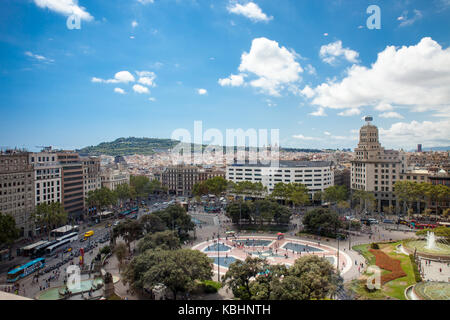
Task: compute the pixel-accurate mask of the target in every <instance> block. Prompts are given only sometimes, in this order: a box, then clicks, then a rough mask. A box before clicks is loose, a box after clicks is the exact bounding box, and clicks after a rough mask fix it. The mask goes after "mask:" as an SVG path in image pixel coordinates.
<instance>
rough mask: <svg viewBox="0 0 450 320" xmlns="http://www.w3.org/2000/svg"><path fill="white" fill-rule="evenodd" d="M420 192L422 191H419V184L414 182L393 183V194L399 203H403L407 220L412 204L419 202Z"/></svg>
mask: <svg viewBox="0 0 450 320" xmlns="http://www.w3.org/2000/svg"><path fill="white" fill-rule="evenodd" d="M422 192H423V189H422V190H421V188H420V186H419V184H418V183H416V182H412V181H397V182H396V183H395V185H394V194H395V196H396V197H397V199H398V200H399V201H402V202H404V203H405V205H406V209H407V211H408V220H409V218H410V214H411V212H412V206H413V203H414V202H416V201H420V199H421V194H422Z"/></svg>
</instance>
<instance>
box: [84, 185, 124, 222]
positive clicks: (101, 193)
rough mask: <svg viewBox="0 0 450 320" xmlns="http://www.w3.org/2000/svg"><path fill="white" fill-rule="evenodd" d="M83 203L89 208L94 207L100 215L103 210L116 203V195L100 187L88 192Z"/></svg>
mask: <svg viewBox="0 0 450 320" xmlns="http://www.w3.org/2000/svg"><path fill="white" fill-rule="evenodd" d="M85 202H86V204H87V205H88V206H89V207H92V206H95V207H96V208H97V212H98V213H100V212H102V211H103V209H104V208H106V207H108V206H111V205H114V204H116V203H117V194H116V192H114V191H112V190H110V189H108V188H105V187H102V188H100V189H97V190H93V191H89V192H88V194H87V197H86V200H85ZM100 219H101V215H100Z"/></svg>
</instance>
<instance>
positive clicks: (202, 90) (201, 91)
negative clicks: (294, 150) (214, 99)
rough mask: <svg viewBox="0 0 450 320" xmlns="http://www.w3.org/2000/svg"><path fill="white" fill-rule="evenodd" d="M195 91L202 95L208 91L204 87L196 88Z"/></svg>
mask: <svg viewBox="0 0 450 320" xmlns="http://www.w3.org/2000/svg"><path fill="white" fill-rule="evenodd" d="M197 93H198V94H199V95H201V96H203V95H205V94H207V93H208V91H207V90H206V89H198V90H197Z"/></svg>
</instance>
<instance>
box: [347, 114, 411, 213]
mask: <svg viewBox="0 0 450 320" xmlns="http://www.w3.org/2000/svg"><path fill="white" fill-rule="evenodd" d="M365 121H366V124H365V125H364V126H362V127H361V129H360V131H359V143H358V147H357V148H355V159H354V160H353V161H352V168H351V189H352V190H364V191H369V192H373V194H374V196H375V199H376V201H377V204H376V208H375V210H376V211H378V212H382V211H383V208H385V207H395V208H397V210H398V206H399V204H398V203H397V201H396V198H395V195H394V192H393V191H394V184H395V183H396V182H397V181H398V180H399V176H400V174H402V173H404V172H405V171H406V155H405V154H404V153H403V152H399V151H395V150H385V149H384V148H383V147H382V146H381V144H380V140H379V133H378V128H377V127H376V126H374V125H373V124H372V121H373V118H372V117H366V118H365Z"/></svg>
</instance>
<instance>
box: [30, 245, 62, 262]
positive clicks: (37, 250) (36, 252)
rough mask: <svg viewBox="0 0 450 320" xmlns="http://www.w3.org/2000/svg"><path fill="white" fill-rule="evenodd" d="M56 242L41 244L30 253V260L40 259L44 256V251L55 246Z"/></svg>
mask: <svg viewBox="0 0 450 320" xmlns="http://www.w3.org/2000/svg"><path fill="white" fill-rule="evenodd" d="M56 242H57V241H46V242H45V243H43V244H41V245H40V246H38V247H36V248H34V250H33V252H32V253H31V258H32V259H36V258H40V257H42V256H43V255H45V249H47V248H48V247H50V246H51V245H53V244H55V243H56Z"/></svg>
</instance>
